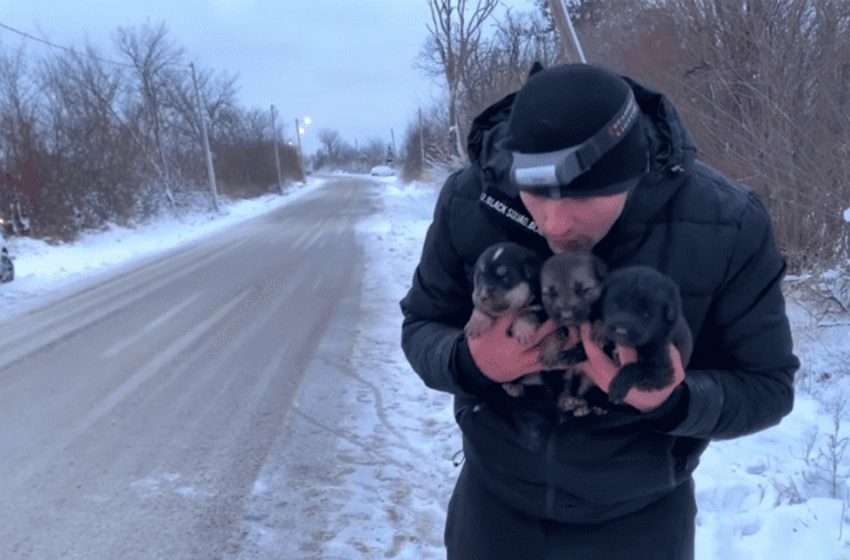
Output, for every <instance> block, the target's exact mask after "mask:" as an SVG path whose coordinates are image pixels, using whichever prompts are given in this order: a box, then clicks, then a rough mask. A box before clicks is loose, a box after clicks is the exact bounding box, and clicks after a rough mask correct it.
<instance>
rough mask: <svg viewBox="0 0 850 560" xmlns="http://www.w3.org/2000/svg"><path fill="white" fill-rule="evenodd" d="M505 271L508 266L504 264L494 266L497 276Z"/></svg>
mask: <svg viewBox="0 0 850 560" xmlns="http://www.w3.org/2000/svg"><path fill="white" fill-rule="evenodd" d="M507 273H508V267H507V266H505V265H500V266H499V267H497V268H496V274H498V275H499V276H504V275H505V274H507Z"/></svg>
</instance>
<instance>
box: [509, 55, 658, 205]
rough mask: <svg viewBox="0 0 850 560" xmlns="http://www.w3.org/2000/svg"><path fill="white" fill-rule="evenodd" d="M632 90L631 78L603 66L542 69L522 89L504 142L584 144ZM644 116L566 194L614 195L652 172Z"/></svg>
mask: <svg viewBox="0 0 850 560" xmlns="http://www.w3.org/2000/svg"><path fill="white" fill-rule="evenodd" d="M630 94H631V88H630V86H629V84H628V83H627V82H626V81H625V80H623V79H622V78H621V77H619V76H618V75H616V74H613V73H611V72H609V71H607V70H604V69H602V68H599V67H598V66H592V65H588V64H565V65H561V66H555V67H551V68H547V69H544V70H541V71H539V72H536V73H535V74H534V75H533V76H532V77H531V78H529V80H528V81H527V82H526V84H525V85H524V86H523V87H522V89H520V90H519V92H518V93H517V96H516V99H515V100H514V104H513V108H512V111H511V116H510V119H509V121H508V138H507V139H506V140H505V142H504V144H503V146H504V147H505V148H506V149H508V150H510V151H513V152H521V153H524V154H538V153H545V152H554V151H557V150H563V149H565V148H569V147H572V146H575V145H577V144H580V143H582V142H584V141H586V140H587V139H589V138H590V137H591V136H593V135H594V134H595V133H596V132H598V131H599V130H600V129H602V128H603V127H605V126H606V125H607V124H608V123H609V122H610V121H611V119H612V118H613V117H614V115H616V114H617V112H618V111H619V110H620V109H622V107H623V104H624V103H625V101H626V99H627V98H628V96H629V95H630ZM640 121H641V119H640V118H638V119H637V120H636V122H635V123H634V125H633V126H632V127H631V129H630V130H629V131H628V132H627V133H626V135H625V136H624V137H623V138H622V139H621V140H620V141H619V142H618V143H617V144H616V145H614V147H613V148H611V149H610V150H608V151H607V152H605V153H604V154H602V156H601V157H600V158H599V159H598V160H597V161H596V162H595V163H594V164H593V165H592V166H591V167H590V169H589V170H588V171H586V172H584V173H582V174H581V175H579V176H578V177H576V178H575V179H574V180H572V181H570V182H569V183H568V186H567V185H562V189H561V190H562V191H563V192H562V196H597V195H602V194H612V193H616V192H622V191H624V190H626V189H627V188H628V187H629V186H631V184H632V183H631V181H630V180H631V179H634V178H637V177H638V176H640V175H641V174H642V173H643V172H644V171H646V169H647V162H648V155H649V154H648V144H647V141H646V138H645V136H644V133H643V127H642V126H641V122H640ZM563 187H567V188H563Z"/></svg>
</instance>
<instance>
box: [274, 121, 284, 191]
mask: <svg viewBox="0 0 850 560" xmlns="http://www.w3.org/2000/svg"><path fill="white" fill-rule="evenodd" d="M272 140H273V144H274V167H275V169H277V188H278V189H279V190H280V194H283V179H282V178H281V176H280V154H279V153H278V151H279V150H278V147H277V126H275V123H274V105H272Z"/></svg>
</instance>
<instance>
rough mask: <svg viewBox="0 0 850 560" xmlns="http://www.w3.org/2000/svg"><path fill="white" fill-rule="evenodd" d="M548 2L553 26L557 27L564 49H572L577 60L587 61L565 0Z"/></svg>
mask: <svg viewBox="0 0 850 560" xmlns="http://www.w3.org/2000/svg"><path fill="white" fill-rule="evenodd" d="M550 3H551V5H552V16H553V17H554V18H555V26H556V27H557V28H558V35H559V36H560V37H561V45H562V46H563V48H564V50H565V51H566V50H574V51H575V52H576V54H577V55H578V60H579V62H581V63H583V64H584V63H587V58H585V56H584V50H583V49H582V48H581V43H579V41H578V35H576V30H575V27H573V22H572V18H570V10H569V8H567V0H550Z"/></svg>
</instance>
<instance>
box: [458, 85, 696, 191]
mask: <svg viewBox="0 0 850 560" xmlns="http://www.w3.org/2000/svg"><path fill="white" fill-rule="evenodd" d="M623 79H625V80H626V82H627V83H628V84H629V85H630V86H631V88H632V91H633V92H634V95H635V100H636V101H637V103H638V106H639V107H640V110H641V113H642V119H643V123H644V130H646V131H647V138H648V140H649V145H650V152H651V158H650V171H654V172H657V173H662V174H665V173H678V172H681V171H682V170H684V169H688V168H690V166H691V164H692V163H693V161H694V159H696V145H695V143H694V141H693V138H692V137H691V134H690V133H689V132H688V130H687V128H686V127H685V124H684V122H682V119H681V117H680V116H679V113H678V111H677V110H676V108H675V107H674V106H673V104H672V102H670V100H669V99H668V98H667V97H666V96H665V95H663V94H662V93H660V92H658V91H655V90H653V89H651V88H649V87H647V86H645V85H643V84H641V83H640V82H637V81H636V80H633V79H631V78H627V77H625V76H623ZM515 96H516V92H514V93H511V94H509V95H507V96H505V97H503V98H502V99H500V100H499V101H497V102H496V103H494V104H493V105H491V106H490V107H488V108H487V109H485V110H484V111H483V112H482V113H481V114H480V115H478V116H477V117H476V118H475V119H474V120H473V121H472V125H471V127H470V131H469V137H468V139H467V153H468V154H469V160H470V162H471V163H472V164H473V165H474V166H475V167H477V168H478V170H479V173H480V178H481V183H482V185H483V187H484V190H485V191H492V190H493V189H496V190H499V191H502V194H503V195H504V194H511V191H512V189H511V188H510V169H511V163H512V157H511V154H510V152H509V151H507V150H504V149H502V148H501V147H500V144H501V142H502V140H504V139H505V138H506V137H507V127H508V117H509V116H510V113H511V107H512V105H513V101H514V97H515Z"/></svg>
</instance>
